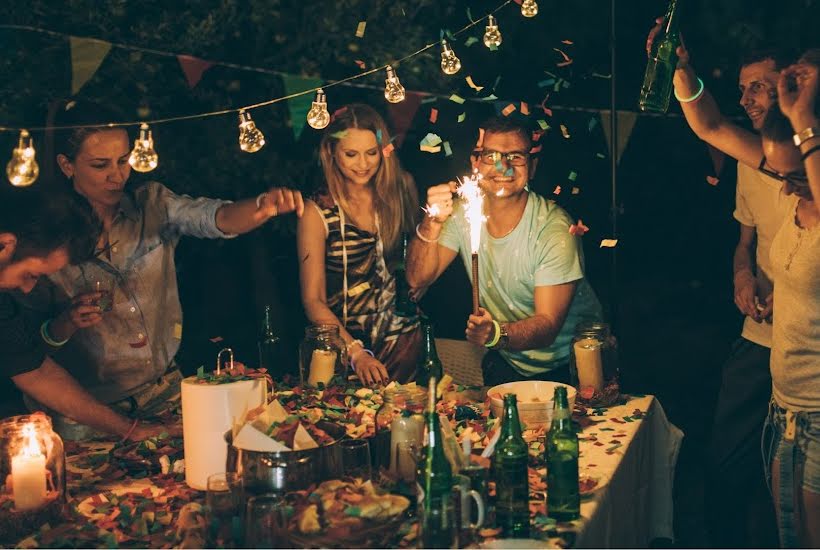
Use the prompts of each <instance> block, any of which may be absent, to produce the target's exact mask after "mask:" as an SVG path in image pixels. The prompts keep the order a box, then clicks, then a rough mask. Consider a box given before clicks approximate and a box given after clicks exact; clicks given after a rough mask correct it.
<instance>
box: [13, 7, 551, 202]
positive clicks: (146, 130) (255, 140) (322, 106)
mask: <svg viewBox="0 0 820 550" xmlns="http://www.w3.org/2000/svg"><path fill="white" fill-rule="evenodd" d="M512 2H513V0H505V1H504V2H503V3H502V4H500V5H499V6H497V7H496V8H495V9H493V10H492V11H490V12H489V13H487V14H486V15H484V16H483V17H480V18H478V19H476V20H473V21H471V22H470V23H469V24H468V25H466V26H464V27H463V28H461V29H459V30H458V31H456V32H454V33H452V34H450V36H452V37H456V36H458V35H460V34H462V33H464V32H466V31H468V30H469V29H471V28H473V27H474V26H476V25H478V24H479V23H480V22H481V21H483V20H485V19H486V20H487V26H486V27H485V31H484V36H483V42H484V45H485V46H486V47H487V48H489V49H490V50H495V49H497V48H498V46H499V45H501V41H502V38H501V32H500V31H499V28H498V23H497V20H496V18H495V14H496V13H497V12H498V11H500V10H501V9H503V8H504V7H506V6H507V5H508V4H510V3H512ZM537 14H538V4H537V2H536V0H523V1H522V2H521V15H523V16H524V17H534V16H535V15H537ZM2 27H5V28H10V27H16V28H21V27H19V26H14V25H2ZM36 30H39V31H42V32H46V33H48V34H52V35H60V33H55V32H53V31H44V30H43V29H36ZM436 45H441V70H442V71H443V72H444V73H445V74H447V75H453V74H456V73H457V72H458V71H459V70H461V61H460V60H459V58H458V57H457V56H456V54H455V51H454V50H453V48H452V46H451V45H450V44H449V43H448V42H447V40H446V39H445V38H444V37H442V38H441V39H440V40H438V41H436V42H432V43H430V44H427V45H425V46H424V47H422V48H420V49H418V50H416V51H415V52H413V53H410V54H408V55H406V56H404V57H402V58H400V59H398V60H397V61H395V62H393V63H391V64H387V65H382V66H379V67H375V68H373V69H370V70H367V71H363V72H361V73H358V74H355V75H351V76H349V77H347V78H343V79H341V80H336V81H332V82H328V83H325V84H324V85H323V86H319V87H316V88H312V89H308V90H303V91H301V92H296V93H293V94H289V95H286V96H282V97H277V98H272V99H268V100H265V101H262V102H259V103H254V104H251V105H246V106H244V107H240V108H234V109H222V110H219V111H210V112H206V113H198V114H192V115H183V116H176V117H166V118H160V119H154V120H142V121H125V122H108V123H103V124H96V125H90V126H89V125H83V126H51V127H45V126H43V127H31V128H30V130H32V131H35V130H36V131H43V130H68V129H74V128H80V127H99V128H122V127H128V126H139V138H138V139H136V140H135V141H134V148H133V150H132V151H131V155H130V157H129V159H128V162H129V164H130V165H131V167H132V168H133V169H134V170H136V171H138V172H150V171H151V170H154V169H155V168H156V167H157V166H158V165H159V155H158V154H157V152H156V150H155V149H154V139H153V134H152V130H151V125H158V124H164V123H168V122H178V121H185V120H194V119H203V118H208V117H213V116H220V115H226V114H231V113H238V117H239V147H240V149H241V150H242V151H245V152H248V153H255V152H257V151H259V150H260V149H261V148H262V147H263V146H264V145H265V136H264V134H263V133H262V131H261V130H260V129H259V128H258V127H257V126H256V124H255V123H254V121H253V119H252V117H251V114H250V111H251V110H252V109H258V108H260V107H265V106H268V105H273V104H274V103H279V102H282V101H287V100H290V99H294V98H296V97H300V96H303V95H306V94H310V93H315V97H314V100H313V101H312V103H311V108H310V110H309V111H308V113H307V116H306V118H307V123H308V125H309V126H310V127H311V128H314V129H317V130H321V129H323V128H325V127H327V126H328V124H330V119H331V116H330V112H329V111H328V107H327V95H326V92H325V89H327V88H331V87H333V86H338V85H341V84H345V83H347V82H351V81H353V80H356V79H360V78H363V77H365V76H369V75H371V74H375V73H377V72H380V71H382V70H384V71H385V76H386V78H385V88H384V97H385V99H386V100H387V101H388V102H390V103H400V102H401V101H403V100H404V99H405V97H406V92H405V89H404V86H402V84H401V82H400V80H399V78H398V76H397V74H396V71H395V69H394V68H393V65H400V64H401V63H403V62H405V61H408V60H410V59H412V58H414V57H416V56H418V55H420V54H422V53H424V52H425V51H427V50H429V49H430V48H433V47H435V46H436ZM112 46H117V47H120V48H126V49H133V50H137V51H144V52H148V53H155V54H160V55H168V54H167V52H159V51H157V50H150V49H147V48H136V47H128V46H124V45H122V44H112ZM213 64H214V65H225V66H229V67H231V66H232V67H235V68H244V67H243V66H241V65H236V64H232V63H213ZM270 72H273V73H276V74H282V73H278V72H276V71H270ZM0 131H19V132H20V137H19V140H18V145H17V147H15V148H14V150H13V152H12V157H11V160H10V161H9V162H8V164H7V165H6V176H7V177H8V179H9V181H10V182H11V184H12V185H14V186H16V187H25V186H28V185H31V184H33V183H34V182H35V181H36V180H37V176H38V175H39V166H38V164H37V160H36V151H35V149H34V144H33V140H32V137H31V134H30V131H29V129H26V128H12V127H0Z"/></svg>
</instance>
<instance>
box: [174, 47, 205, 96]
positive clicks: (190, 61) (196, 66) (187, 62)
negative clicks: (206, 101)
mask: <svg viewBox="0 0 820 550" xmlns="http://www.w3.org/2000/svg"><path fill="white" fill-rule="evenodd" d="M177 61H179V65H180V66H181V67H182V72H183V73H184V74H185V80H187V81H188V87H189V88H191V89H194V88H196V85H197V84H199V81H200V80H201V79H202V74H203V73H204V72H205V71H207V70H208V69H210V68H211V66H212V65H213V63H211V62H210V61H205V60H204V59H199V58H198V57H191V56H190V55H178V56H177Z"/></svg>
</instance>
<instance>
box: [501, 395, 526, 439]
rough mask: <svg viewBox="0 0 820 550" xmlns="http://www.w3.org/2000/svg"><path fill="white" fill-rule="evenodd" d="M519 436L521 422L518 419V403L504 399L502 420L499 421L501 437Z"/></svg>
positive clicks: (514, 437) (516, 437)
mask: <svg viewBox="0 0 820 550" xmlns="http://www.w3.org/2000/svg"><path fill="white" fill-rule="evenodd" d="M509 438H513V439H519V438H521V422H520V421H519V420H518V404H517V402H516V401H515V400H509V399H506V398H505V399H504V420H503V422H502V423H501V439H509Z"/></svg>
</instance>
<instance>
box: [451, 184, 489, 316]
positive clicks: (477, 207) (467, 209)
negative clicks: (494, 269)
mask: <svg viewBox="0 0 820 550" xmlns="http://www.w3.org/2000/svg"><path fill="white" fill-rule="evenodd" d="M479 181H481V174H479V173H478V171H477V170H476V171H474V172H473V175H472V176H467V177H465V178H463V179H462V180H461V184H460V185H459V186H458V189H456V192H457V193H458V196H459V197H461V199H462V200H463V201H464V217H465V218H467V223H468V224H470V253H471V260H472V262H471V263H472V270H473V315H478V307H479V304H478V249H479V247H480V246H481V224H482V223H484V221H485V220H486V219H487V218H486V217H485V216H484V211H483V206H484V192H483V191H482V190H481V187H479V185H478V182H479Z"/></svg>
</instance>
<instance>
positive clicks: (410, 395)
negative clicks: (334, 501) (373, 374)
mask: <svg viewBox="0 0 820 550" xmlns="http://www.w3.org/2000/svg"><path fill="white" fill-rule="evenodd" d="M383 397H384V401H383V402H382V405H381V407H379V410H378V412H377V413H376V436H375V438H376V448H377V449H376V455H377V456H376V457H375V458H376V462H377V463H378V464H381V465H385V466H387V467H388V469H389V470H390V472H391V473H392V474H393V475H395V476H396V477H397V478H400V479H403V480H404V481H408V482H411V483H412V482H413V481H414V480H415V471H416V459H417V458H418V452H419V451H420V450H421V447H422V445H423V443H424V416H423V415H422V413H423V412H424V405H425V404H426V403H427V391H426V390H425V389H424V388H421V387H419V386H396V387H393V388H389V389H387V390H385V391H384V393H383ZM388 445H389V446H388ZM387 449H389V453H388V452H387Z"/></svg>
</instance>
